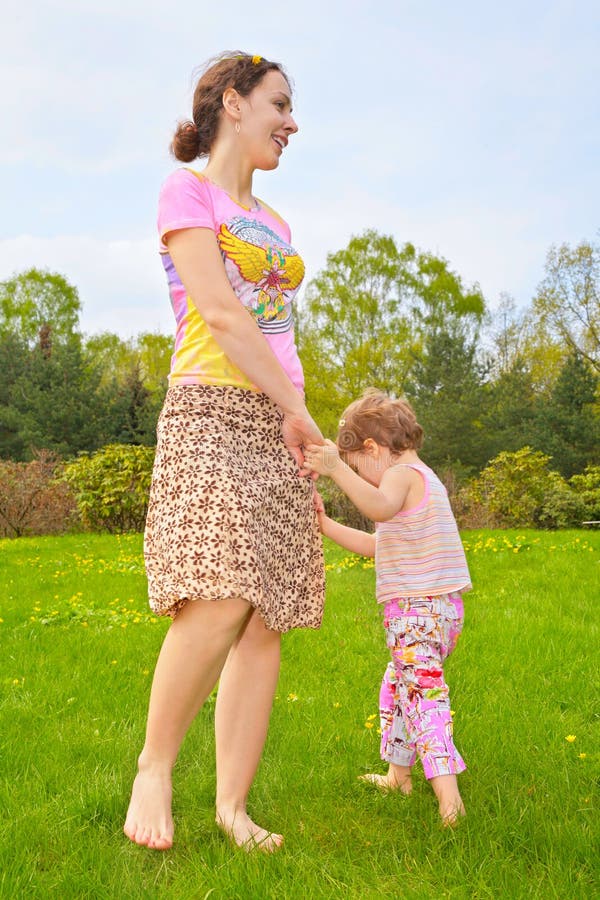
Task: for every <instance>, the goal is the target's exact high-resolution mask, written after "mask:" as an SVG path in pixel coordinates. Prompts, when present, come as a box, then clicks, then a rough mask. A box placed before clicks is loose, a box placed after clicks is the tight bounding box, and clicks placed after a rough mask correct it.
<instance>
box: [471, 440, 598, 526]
mask: <svg viewBox="0 0 600 900" xmlns="http://www.w3.org/2000/svg"><path fill="white" fill-rule="evenodd" d="M549 463H550V457H549V456H546V454H544V453H541V452H540V451H539V450H532V449H531V447H523V448H522V449H521V450H517V451H515V452H514V453H508V452H502V453H499V454H498V456H496V457H495V458H494V459H493V460H492V461H491V462H490V463H489V464H488V465H487V466H486V468H485V469H484V470H483V471H482V472H481V473H480V475H479V476H478V477H477V478H475V479H474V480H473V481H472V482H471V484H470V485H469V486H468V487H467V488H466V489H465V491H464V492H463V494H462V502H463V504H464V508H465V509H466V510H467V511H470V512H471V513H472V514H473V515H474V516H477V517H478V518H479V520H480V521H481V519H482V518H483V519H484V522H483V523H482V524H484V525H485V526H487V527H491V528H498V527H521V528H523V527H533V528H535V527H542V528H566V527H568V526H571V525H579V524H580V523H581V520H582V517H583V513H584V505H583V503H582V502H581V499H580V498H579V497H578V496H577V494H576V493H575V492H574V491H573V490H572V488H570V487H569V485H568V484H567V482H566V481H565V480H564V479H563V478H562V477H561V475H559V474H558V472H553V471H552V470H551V469H550V468H549Z"/></svg>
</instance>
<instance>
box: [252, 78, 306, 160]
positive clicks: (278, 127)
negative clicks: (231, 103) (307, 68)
mask: <svg viewBox="0 0 600 900" xmlns="http://www.w3.org/2000/svg"><path fill="white" fill-rule="evenodd" d="M240 108H241V119H240V135H239V137H240V140H243V142H244V150H245V152H246V153H247V154H248V156H249V159H250V162H251V164H252V166H253V168H256V169H276V168H277V166H278V165H279V159H280V157H281V155H282V153H283V152H284V150H285V148H286V147H287V143H288V140H289V138H290V135H292V134H295V133H296V132H297V131H298V126H297V125H296V122H295V121H294V119H293V118H292V97H291V92H290V86H289V84H288V83H287V81H286V79H285V78H284V76H283V75H282V74H281V72H278V71H276V70H274V69H272V70H271V71H269V72H267V74H266V75H265V77H264V78H263V79H262V81H261V82H260V83H259V84H257V86H256V87H255V88H254V90H253V91H251V93H250V94H248V96H247V97H242V98H241V100H240Z"/></svg>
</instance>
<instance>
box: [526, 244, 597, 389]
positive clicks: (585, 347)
mask: <svg viewBox="0 0 600 900" xmlns="http://www.w3.org/2000/svg"><path fill="white" fill-rule="evenodd" d="M534 310H535V312H536V314H537V315H538V317H539V318H540V320H541V321H542V322H544V323H547V324H548V326H549V328H550V330H551V331H552V332H553V333H554V334H556V335H557V336H558V337H559V338H560V339H561V340H562V341H563V342H564V343H565V344H566V345H567V346H568V347H569V348H570V350H571V351H574V352H577V353H579V354H581V356H583V357H584V358H585V359H586V360H587V361H588V363H590V365H592V366H593V367H594V368H595V369H596V370H597V371H599V372H600V245H598V244H592V243H590V242H589V241H582V242H581V243H580V244H578V245H577V246H576V247H573V248H571V247H570V246H569V245H568V244H561V245H560V246H558V247H556V246H552V247H550V250H549V251H548V256H547V258H546V275H545V278H544V280H543V281H542V283H541V284H540V286H539V288H538V292H537V296H536V297H535V300H534Z"/></svg>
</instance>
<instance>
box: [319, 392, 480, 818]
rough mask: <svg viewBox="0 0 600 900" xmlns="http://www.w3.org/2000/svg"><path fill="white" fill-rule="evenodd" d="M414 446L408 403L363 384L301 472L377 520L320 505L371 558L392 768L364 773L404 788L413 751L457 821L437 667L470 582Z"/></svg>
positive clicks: (380, 783) (344, 539) (331, 533)
mask: <svg viewBox="0 0 600 900" xmlns="http://www.w3.org/2000/svg"><path fill="white" fill-rule="evenodd" d="M422 441H423V429H422V428H421V426H420V425H419V423H418V422H417V420H416V418H415V414H414V412H413V410H412V409H411V407H410V406H409V405H408V403H405V402H404V401H402V400H392V399H391V398H389V397H387V396H386V395H385V394H383V393H381V392H380V391H376V390H373V389H370V390H368V391H366V392H365V394H364V395H363V396H362V397H361V399H360V400H357V401H355V402H354V403H352V404H351V405H350V406H349V407H348V409H347V410H346V411H345V413H344V415H343V418H342V419H341V420H340V428H339V432H338V437H337V446H336V444H334V443H333V442H332V441H327V442H326V444H325V445H324V446H317V445H313V444H311V445H309V446H308V447H307V448H306V451H305V457H306V461H305V467H306V468H307V469H308V470H309V471H312V472H317V473H318V474H319V475H327V476H329V477H330V478H333V480H334V481H335V483H336V484H337V485H338V487H340V488H341V489H342V490H343V491H344V493H345V494H346V495H347V496H348V497H349V499H350V500H351V501H352V502H353V503H354V505H355V506H357V507H358V509H359V510H360V511H361V512H362V513H363V514H364V515H365V516H368V517H369V518H370V519H373V520H374V521H375V522H376V523H377V524H376V532H375V534H368V533H367V532H364V531H359V530H357V529H355V528H348V527H346V526H345V525H341V524H340V523H339V522H335V521H333V520H332V519H330V518H329V517H328V516H326V515H325V514H324V510H323V508H322V505H321V508H320V509H319V510H318V511H319V519H320V523H321V531H322V532H323V534H325V535H326V536H327V537H329V538H331V539H332V540H334V541H335V542H336V543H337V544H339V545H340V546H342V547H345V548H346V549H347V550H350V551H352V552H354V553H360V554H361V555H362V556H374V557H375V570H376V584H377V601H378V602H379V603H381V604H382V606H383V624H384V628H385V632H386V639H387V645H388V647H389V648H390V651H391V657H392V661H391V663H389V665H388V667H387V669H386V672H385V675H384V677H383V682H382V685H381V693H380V707H381V708H380V714H381V732H382V733H381V757H382V759H384V760H386V761H387V762H388V763H389V768H388V772H387V774H386V775H375V774H370V775H364V776H362V777H363V779H364V780H365V781H368V782H370V783H372V784H374V785H376V786H377V787H379V788H382V789H384V790H400V791H401V792H402V793H404V794H409V793H410V792H411V790H412V784H411V767H412V766H413V764H414V762H415V760H416V756H417V754H418V755H419V756H420V758H421V761H422V763H423V769H424V771H425V777H426V778H427V779H428V780H429V781H431V785H432V787H433V790H434V791H435V794H436V797H437V799H438V801H439V810H440V815H441V817H442V821H443V823H444V824H445V825H454V824H455V823H456V821H457V820H458V818H459V816H462V815H464V814H465V808H464V805H463V802H462V799H461V796H460V793H459V790H458V784H457V781H456V776H457V774H458V773H459V772H462V771H463V770H464V769H465V768H466V766H465V764H464V762H463V760H462V757H461V756H460V754H459V753H458V751H457V749H456V747H455V746H454V742H453V739H452V718H451V713H450V699H449V694H448V686H447V685H446V682H445V680H444V672H443V667H442V664H443V661H444V659H446V657H447V656H448V655H449V654H450V652H451V651H452V650H453V649H454V647H455V645H456V641H457V639H458V636H459V634H460V632H461V629H462V623H463V603H462V599H461V592H463V591H467V590H469V589H470V587H471V582H470V578H469V570H468V568H467V562H466V559H465V555H464V551H463V547H462V544H461V541H460V537H459V534H458V528H457V526H456V522H455V520H454V516H453V515H452V511H451V509H450V504H449V502H448V497H447V493H446V489H445V488H444V486H443V484H442V483H441V481H440V480H439V478H438V477H437V476H436V475H435V473H434V472H433V471H432V470H431V469H430V468H429V467H428V466H426V465H425V464H424V463H423V462H422V461H421V460H420V459H419V457H418V455H417V450H418V449H419V448H420V447H421V444H422ZM338 448H339V449H338ZM340 453H341V454H342V456H343V458H344V460H345V462H344V461H343V460H342V458H341V457H340Z"/></svg>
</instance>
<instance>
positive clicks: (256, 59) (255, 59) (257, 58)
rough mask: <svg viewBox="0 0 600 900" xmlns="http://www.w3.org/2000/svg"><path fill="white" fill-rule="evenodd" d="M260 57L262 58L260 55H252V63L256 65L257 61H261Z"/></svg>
mask: <svg viewBox="0 0 600 900" xmlns="http://www.w3.org/2000/svg"><path fill="white" fill-rule="evenodd" d="M261 59H262V56H253V57H252V65H253V66H257V65H258V64H259V62H260V61H261Z"/></svg>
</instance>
